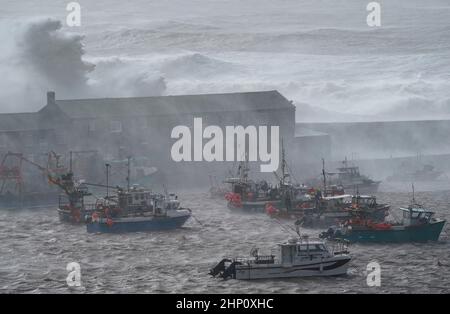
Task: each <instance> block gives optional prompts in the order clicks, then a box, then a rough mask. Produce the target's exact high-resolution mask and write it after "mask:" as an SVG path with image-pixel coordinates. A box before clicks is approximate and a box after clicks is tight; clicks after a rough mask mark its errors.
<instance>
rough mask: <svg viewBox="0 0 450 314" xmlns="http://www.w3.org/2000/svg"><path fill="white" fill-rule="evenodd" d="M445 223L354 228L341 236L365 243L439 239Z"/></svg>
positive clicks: (351, 240)
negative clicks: (382, 227) (396, 227)
mask: <svg viewBox="0 0 450 314" xmlns="http://www.w3.org/2000/svg"><path fill="white" fill-rule="evenodd" d="M444 225H445V220H443V221H438V222H432V223H429V224H426V225H421V226H412V227H407V228H402V229H395V228H392V229H389V230H372V229H362V230H357V229H353V230H351V231H350V232H348V233H347V234H345V235H343V236H341V237H339V238H342V239H345V240H348V241H350V242H363V243H364V242H366V243H370V242H371V243H405V242H427V241H438V240H439V236H440V234H441V231H442V229H443V227H444Z"/></svg>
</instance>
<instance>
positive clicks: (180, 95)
mask: <svg viewBox="0 0 450 314" xmlns="http://www.w3.org/2000/svg"><path fill="white" fill-rule="evenodd" d="M273 92H275V93H278V94H279V95H280V96H282V97H283V98H285V99H286V101H288V102H290V103H291V104H292V106H293V107H295V106H294V105H293V103H292V101H290V100H288V99H287V98H286V97H284V96H283V95H282V94H281V93H280V92H279V91H278V90H276V89H272V90H260V91H253V92H229V93H206V94H179V95H163V96H138V97H103V98H71V99H56V104H58V101H63V102H66V101H87V100H93V101H102V100H124V99H129V100H145V99H158V98H162V99H164V98H172V97H174V98H175V97H177V98H178V97H180V98H181V97H191V96H192V97H199V96H200V97H202V96H227V95H238V94H240V95H243V94H261V93H273Z"/></svg>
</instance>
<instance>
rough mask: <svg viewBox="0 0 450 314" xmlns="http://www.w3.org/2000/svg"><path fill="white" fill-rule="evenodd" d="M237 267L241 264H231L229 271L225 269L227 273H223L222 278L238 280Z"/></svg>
mask: <svg viewBox="0 0 450 314" xmlns="http://www.w3.org/2000/svg"><path fill="white" fill-rule="evenodd" d="M236 265H241V263H239V262H233V263H231V264H230V266H228V267H227V269H225V271H224V272H223V273H222V275H221V277H222V278H223V279H225V280H226V279H228V278H229V277H231V278H236Z"/></svg>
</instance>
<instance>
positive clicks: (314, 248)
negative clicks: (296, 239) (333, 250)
mask: <svg viewBox="0 0 450 314" xmlns="http://www.w3.org/2000/svg"><path fill="white" fill-rule="evenodd" d="M324 251H326V248H325V246H324V245H323V244H300V245H298V246H297V252H298V254H302V253H305V252H309V253H319V252H324Z"/></svg>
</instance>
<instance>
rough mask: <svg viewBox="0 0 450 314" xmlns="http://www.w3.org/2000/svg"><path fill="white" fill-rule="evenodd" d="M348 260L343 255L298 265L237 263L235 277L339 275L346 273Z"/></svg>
mask: <svg viewBox="0 0 450 314" xmlns="http://www.w3.org/2000/svg"><path fill="white" fill-rule="evenodd" d="M350 260H351V257H350V256H348V255H345V256H338V257H333V258H330V259H324V260H323V261H306V262H304V263H302V264H299V265H283V264H262V265H253V264H250V265H237V266H236V275H235V278H236V279H240V280H254V279H270V278H298V277H318V276H321V277H322V276H339V275H345V274H346V273H347V270H348V266H349V262H350Z"/></svg>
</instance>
